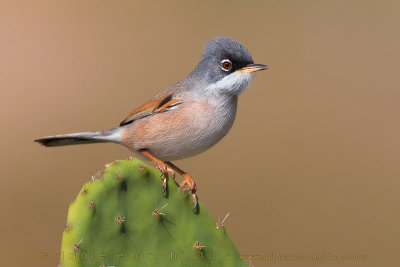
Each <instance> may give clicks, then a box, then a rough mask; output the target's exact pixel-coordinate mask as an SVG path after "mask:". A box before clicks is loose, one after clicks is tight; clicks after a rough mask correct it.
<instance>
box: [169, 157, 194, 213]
mask: <svg viewBox="0 0 400 267" xmlns="http://www.w3.org/2000/svg"><path fill="white" fill-rule="evenodd" d="M166 164H167V165H168V166H170V167H171V169H173V170H174V171H176V172H177V173H179V174H180V175H182V176H183V181H182V183H181V187H180V188H179V189H181V190H183V188H184V187H185V185H188V186H189V188H190V193H192V197H193V203H194V206H193V209H196V207H197V196H196V183H195V182H194V180H193V178H192V176H190V175H189V174H187V173H186V172H185V171H183V170H181V169H179V168H178V167H177V166H175V165H174V164H172V163H171V162H169V161H168V162H166Z"/></svg>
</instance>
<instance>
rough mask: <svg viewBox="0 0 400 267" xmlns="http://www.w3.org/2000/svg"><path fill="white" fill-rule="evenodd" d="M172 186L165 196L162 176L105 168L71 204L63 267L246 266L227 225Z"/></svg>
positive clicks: (133, 166) (130, 163) (139, 168)
mask: <svg viewBox="0 0 400 267" xmlns="http://www.w3.org/2000/svg"><path fill="white" fill-rule="evenodd" d="M169 180H170V181H169V184H168V189H167V191H166V194H163V193H162V191H163V189H162V186H161V178H160V171H159V170H157V169H155V168H153V167H151V166H148V165H146V164H145V163H143V162H141V161H139V160H137V159H133V158H130V159H128V160H121V161H115V162H114V163H111V164H108V165H106V166H105V167H104V168H103V170H101V171H100V172H99V173H97V174H96V175H95V176H94V177H92V179H91V181H89V182H88V183H86V184H85V185H84V186H83V188H82V189H81V191H80V192H79V194H78V196H77V197H76V198H75V200H74V201H73V202H72V203H71V204H70V207H69V211H68V218H67V224H66V227H65V230H64V233H63V237H62V246H61V252H60V264H61V266H63V267H68V266H136V265H139V266H153V265H159V266H203V265H204V266H247V265H246V264H245V262H244V261H242V260H241V259H240V256H239V253H238V251H237V249H236V248H235V246H234V244H233V243H232V241H231V239H230V238H229V236H228V235H227V233H226V231H225V229H224V227H223V225H221V224H216V223H215V222H214V220H213V219H212V218H211V216H210V215H209V213H208V212H207V211H206V209H205V208H204V206H203V205H202V204H201V203H200V202H199V206H198V209H197V212H193V210H192V207H193V203H192V200H191V199H190V197H189V194H188V193H187V192H182V191H181V190H179V188H178V184H177V183H176V182H175V181H174V180H172V179H171V178H169Z"/></svg>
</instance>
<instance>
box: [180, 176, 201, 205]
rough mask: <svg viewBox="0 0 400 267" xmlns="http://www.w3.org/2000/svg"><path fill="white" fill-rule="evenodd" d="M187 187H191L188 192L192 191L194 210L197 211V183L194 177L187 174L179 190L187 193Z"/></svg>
mask: <svg viewBox="0 0 400 267" xmlns="http://www.w3.org/2000/svg"><path fill="white" fill-rule="evenodd" d="M186 186H188V187H189V190H187V191H190V193H191V194H192V197H193V203H194V204H193V210H196V208H197V196H196V183H195V182H194V180H193V178H192V176H190V175H189V174H187V173H185V174H183V181H182V183H181V184H180V187H179V190H181V191H186Z"/></svg>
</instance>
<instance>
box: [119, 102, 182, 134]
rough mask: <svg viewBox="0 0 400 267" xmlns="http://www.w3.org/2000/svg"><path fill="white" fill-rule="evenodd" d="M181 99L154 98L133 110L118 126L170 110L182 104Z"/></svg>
mask: <svg viewBox="0 0 400 267" xmlns="http://www.w3.org/2000/svg"><path fill="white" fill-rule="evenodd" d="M182 103H183V101H182V100H181V99H174V98H173V95H172V94H168V95H166V96H165V95H163V96H161V97H156V98H153V99H151V100H150V101H148V102H146V103H144V104H143V105H141V106H139V107H137V108H136V109H134V110H133V111H132V112H131V113H129V114H128V116H127V117H126V118H125V119H124V120H123V121H122V122H121V123H120V125H119V126H124V125H127V124H130V123H132V122H133V121H135V120H138V119H141V118H144V117H147V116H150V115H154V114H157V113H161V112H166V111H169V110H171V109H172V108H173V107H175V106H177V105H179V104H182Z"/></svg>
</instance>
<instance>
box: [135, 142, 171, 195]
mask: <svg viewBox="0 0 400 267" xmlns="http://www.w3.org/2000/svg"><path fill="white" fill-rule="evenodd" d="M140 153H142V154H143V155H144V156H145V157H147V158H148V159H150V160H151V161H153V162H154V164H156V166H157V169H159V170H160V171H161V175H162V176H164V181H163V189H164V193H165V191H166V190H167V178H168V172H169V173H171V175H172V178H173V179H175V172H174V171H173V170H172V169H171V168H169V167H168V166H167V164H165V163H164V162H163V161H161V160H159V159H158V158H156V157H154V156H153V155H152V154H150V152H148V151H147V150H145V149H143V150H140Z"/></svg>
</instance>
